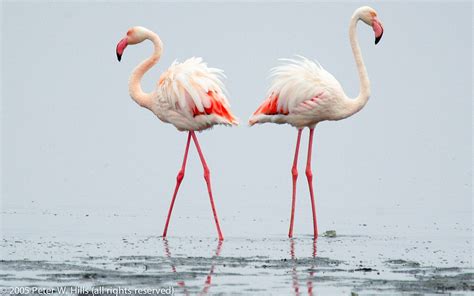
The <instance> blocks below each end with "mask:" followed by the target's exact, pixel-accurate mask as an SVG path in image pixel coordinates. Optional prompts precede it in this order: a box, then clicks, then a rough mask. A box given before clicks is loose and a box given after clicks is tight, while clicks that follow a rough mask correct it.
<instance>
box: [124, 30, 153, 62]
mask: <svg viewBox="0 0 474 296" xmlns="http://www.w3.org/2000/svg"><path fill="white" fill-rule="evenodd" d="M147 31H148V29H146V28H144V27H133V28H130V29H129V30H128V31H127V36H125V37H124V38H122V39H121V40H120V41H119V43H118V44H117V48H116V53H117V59H118V61H119V62H120V60H121V59H122V55H123V52H124V51H125V48H126V47H127V46H128V45H134V44H138V43H140V42H143V41H144V40H145V39H147Z"/></svg>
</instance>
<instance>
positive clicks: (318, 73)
mask: <svg viewBox="0 0 474 296" xmlns="http://www.w3.org/2000/svg"><path fill="white" fill-rule="evenodd" d="M282 61H284V62H285V63H284V64H283V65H280V66H277V67H275V68H273V69H272V71H271V77H272V78H273V80H272V84H271V86H270V89H269V91H268V94H267V99H266V100H265V101H264V102H263V104H262V105H260V107H259V108H258V109H257V110H256V111H255V113H254V114H253V116H252V118H251V119H250V123H251V124H254V123H257V122H258V121H259V120H258V118H261V116H259V115H264V116H276V117H275V118H277V119H279V120H281V119H283V120H284V116H286V115H289V114H298V113H301V112H305V111H307V110H312V109H315V108H317V107H318V106H319V101H321V99H323V98H325V97H328V96H331V94H333V93H334V91H335V90H340V89H342V88H341V86H340V84H339V82H338V81H337V80H336V79H335V78H334V76H332V75H331V73H329V72H328V71H326V70H325V69H324V68H323V67H322V66H321V65H320V64H319V63H317V62H314V61H311V60H308V59H307V58H304V57H301V56H299V57H298V59H282ZM264 121H267V120H264Z"/></svg>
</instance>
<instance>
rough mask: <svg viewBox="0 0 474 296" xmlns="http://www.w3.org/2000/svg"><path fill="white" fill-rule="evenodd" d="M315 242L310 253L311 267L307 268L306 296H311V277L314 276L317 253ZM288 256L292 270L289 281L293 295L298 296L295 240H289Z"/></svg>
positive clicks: (314, 241)
mask: <svg viewBox="0 0 474 296" xmlns="http://www.w3.org/2000/svg"><path fill="white" fill-rule="evenodd" d="M316 242H317V240H316V239H314V240H313V252H312V258H313V260H312V263H311V267H310V268H309V270H310V272H309V277H308V280H307V282H306V287H307V290H308V295H313V280H312V279H313V276H314V268H315V265H314V263H315V259H316V253H317V246H316ZM290 256H291V260H292V262H293V268H292V270H291V279H292V284H293V290H294V292H295V295H300V284H299V279H298V271H297V269H296V267H297V265H298V264H297V258H296V255H295V240H294V239H293V238H291V239H290Z"/></svg>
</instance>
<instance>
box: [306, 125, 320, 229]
mask: <svg viewBox="0 0 474 296" xmlns="http://www.w3.org/2000/svg"><path fill="white" fill-rule="evenodd" d="M313 135H314V128H310V129H309V143H308V159H307V162H306V179H308V186H309V194H310V195H311V210H312V211H313V231H314V238H317V237H318V224H317V222H316V205H315V203H314V191H313V172H312V171H311V151H312V150H313Z"/></svg>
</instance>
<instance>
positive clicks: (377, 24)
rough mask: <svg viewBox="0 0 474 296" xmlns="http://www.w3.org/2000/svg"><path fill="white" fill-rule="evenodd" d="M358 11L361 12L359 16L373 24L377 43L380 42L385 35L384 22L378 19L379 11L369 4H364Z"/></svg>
mask: <svg viewBox="0 0 474 296" xmlns="http://www.w3.org/2000/svg"><path fill="white" fill-rule="evenodd" d="M357 11H358V13H359V18H360V19H361V20H362V21H363V22H364V23H366V24H367V25H369V26H371V27H372V29H373V30H374V33H375V44H377V43H379V41H380V39H382V35H383V25H382V22H381V21H380V20H379V19H378V17H377V12H376V11H375V9H373V8H372V7H369V6H364V7H361V8H359V9H358V10H357Z"/></svg>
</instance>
